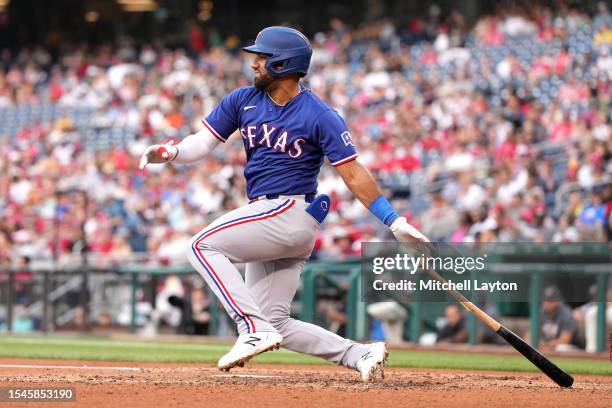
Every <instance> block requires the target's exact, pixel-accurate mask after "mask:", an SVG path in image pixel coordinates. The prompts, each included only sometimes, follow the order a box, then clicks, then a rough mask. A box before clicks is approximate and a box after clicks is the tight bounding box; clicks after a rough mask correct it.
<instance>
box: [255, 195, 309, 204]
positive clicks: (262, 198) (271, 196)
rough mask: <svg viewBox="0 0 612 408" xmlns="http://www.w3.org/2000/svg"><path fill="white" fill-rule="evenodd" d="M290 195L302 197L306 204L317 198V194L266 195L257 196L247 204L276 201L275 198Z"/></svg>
mask: <svg viewBox="0 0 612 408" xmlns="http://www.w3.org/2000/svg"><path fill="white" fill-rule="evenodd" d="M290 195H303V196H304V201H306V202H307V203H312V202H313V201H314V199H315V197H316V196H317V193H310V194H266V195H263V196H259V197H255V198H253V199H252V200H250V201H249V204H251V203H254V202H255V201H259V200H264V199H266V200H276V199H277V198H280V196H290Z"/></svg>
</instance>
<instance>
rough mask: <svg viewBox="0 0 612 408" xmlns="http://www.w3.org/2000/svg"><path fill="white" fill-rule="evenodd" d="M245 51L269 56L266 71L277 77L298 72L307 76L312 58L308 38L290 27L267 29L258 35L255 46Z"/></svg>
mask: <svg viewBox="0 0 612 408" xmlns="http://www.w3.org/2000/svg"><path fill="white" fill-rule="evenodd" d="M242 50H243V51H246V52H250V53H253V54H265V55H269V58H268V61H267V62H266V69H267V70H268V72H269V73H270V74H271V75H272V76H275V77H281V76H285V75H287V74H291V73H294V72H297V73H299V74H302V75H306V73H307V72H308V66H309V65H310V57H311V56H312V47H311V45H310V41H308V38H306V36H305V35H304V34H302V33H300V32H299V31H298V30H295V29H293V28H289V27H279V26H274V27H267V28H264V29H263V30H261V31H260V32H259V34H257V38H256V39H255V44H253V45H251V46H249V47H244V48H243V49H242Z"/></svg>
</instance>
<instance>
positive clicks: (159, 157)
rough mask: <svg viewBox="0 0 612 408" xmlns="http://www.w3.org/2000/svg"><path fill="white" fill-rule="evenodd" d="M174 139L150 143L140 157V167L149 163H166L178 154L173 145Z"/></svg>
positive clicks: (142, 167)
mask: <svg viewBox="0 0 612 408" xmlns="http://www.w3.org/2000/svg"><path fill="white" fill-rule="evenodd" d="M173 144H174V141H173V140H171V141H169V142H168V143H166V144H161V145H151V146H149V147H147V148H146V150H145V151H144V153H143V154H142V157H141V159H140V166H138V167H139V168H140V169H144V168H145V166H146V165H147V164H149V163H166V162H169V161H172V160H174V158H175V157H176V155H177V154H178V149H177V148H176V146H173Z"/></svg>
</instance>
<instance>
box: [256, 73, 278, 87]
mask: <svg viewBox="0 0 612 408" xmlns="http://www.w3.org/2000/svg"><path fill="white" fill-rule="evenodd" d="M273 80H274V79H273V78H272V77H271V76H270V75H269V74H266V75H260V76H259V79H257V78H255V79H253V85H254V86H255V89H257V90H258V91H264V90H266V89H267V88H268V86H270V84H271V83H272V81H273Z"/></svg>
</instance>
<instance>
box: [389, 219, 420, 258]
mask: <svg viewBox="0 0 612 408" xmlns="http://www.w3.org/2000/svg"><path fill="white" fill-rule="evenodd" d="M389 228H390V229H391V232H393V235H394V236H395V238H396V239H397V240H398V241H399V242H405V243H407V244H413V245H415V247H416V248H418V249H419V250H425V249H429V248H430V245H429V243H430V241H429V238H427V237H426V236H425V235H424V234H423V233H422V232H421V231H419V230H418V229H416V228H414V227H413V226H412V225H410V224H408V221H406V218H405V217H399V218H397V219H396V220H395V221H393V223H392V224H391V226H390V227H389ZM428 252H429V251H428Z"/></svg>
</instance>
